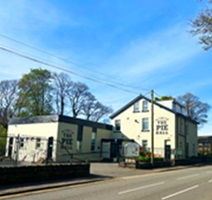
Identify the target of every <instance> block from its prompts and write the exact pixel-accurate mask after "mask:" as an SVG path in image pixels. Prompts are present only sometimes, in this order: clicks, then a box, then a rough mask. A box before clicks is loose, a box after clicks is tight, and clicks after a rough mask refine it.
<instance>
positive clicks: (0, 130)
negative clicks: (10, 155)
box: [0, 125, 7, 158]
mask: <svg viewBox="0 0 212 200" xmlns="http://www.w3.org/2000/svg"><path fill="white" fill-rule="evenodd" d="M6 142H7V130H6V128H4V127H3V126H2V125H0V158H1V156H4V155H5V149H6V148H5V147H6Z"/></svg>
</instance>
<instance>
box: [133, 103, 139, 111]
mask: <svg viewBox="0 0 212 200" xmlns="http://www.w3.org/2000/svg"><path fill="white" fill-rule="evenodd" d="M133 112H139V102H136V103H134V108H133Z"/></svg>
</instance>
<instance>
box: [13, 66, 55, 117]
mask: <svg viewBox="0 0 212 200" xmlns="http://www.w3.org/2000/svg"><path fill="white" fill-rule="evenodd" d="M50 82H51V73H50V72H49V71H48V70H42V69H32V70H31V71H30V73H28V74H25V75H24V76H23V77H22V78H21V80H20V81H19V99H18V102H17V104H16V107H17V108H18V109H19V116H36V115H49V114H51V113H52V111H53V107H52V95H51V92H52V87H51V85H50Z"/></svg>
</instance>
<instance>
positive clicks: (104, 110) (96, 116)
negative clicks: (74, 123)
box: [91, 102, 113, 122]
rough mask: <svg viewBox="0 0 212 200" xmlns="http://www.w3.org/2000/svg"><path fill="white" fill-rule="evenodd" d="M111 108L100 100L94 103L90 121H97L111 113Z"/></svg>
mask: <svg viewBox="0 0 212 200" xmlns="http://www.w3.org/2000/svg"><path fill="white" fill-rule="evenodd" d="M112 112H113V110H112V108H110V107H108V106H104V105H103V104H101V103H100V102H96V103H95V112H93V114H92V116H91V119H92V121H95V122H98V121H99V120H100V119H102V118H103V117H104V116H106V115H108V114H110V113H112Z"/></svg>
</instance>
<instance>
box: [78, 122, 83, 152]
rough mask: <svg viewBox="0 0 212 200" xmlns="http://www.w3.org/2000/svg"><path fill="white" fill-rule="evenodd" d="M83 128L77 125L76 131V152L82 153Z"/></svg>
mask: <svg viewBox="0 0 212 200" xmlns="http://www.w3.org/2000/svg"><path fill="white" fill-rule="evenodd" d="M82 137H83V126H82V125H78V130H77V151H82Z"/></svg>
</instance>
